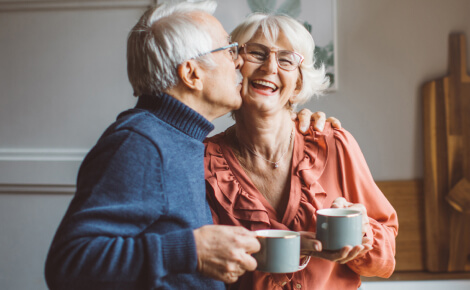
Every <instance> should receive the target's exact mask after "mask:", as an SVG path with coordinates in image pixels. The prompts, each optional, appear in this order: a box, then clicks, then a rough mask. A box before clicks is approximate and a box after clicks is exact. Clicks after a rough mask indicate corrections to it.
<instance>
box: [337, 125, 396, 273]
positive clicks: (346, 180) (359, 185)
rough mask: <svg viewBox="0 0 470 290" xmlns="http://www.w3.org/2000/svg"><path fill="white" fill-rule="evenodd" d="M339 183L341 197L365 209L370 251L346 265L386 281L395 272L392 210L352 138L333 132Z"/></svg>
mask: <svg viewBox="0 0 470 290" xmlns="http://www.w3.org/2000/svg"><path fill="white" fill-rule="evenodd" d="M334 135H335V139H336V150H337V154H338V159H339V161H338V166H339V167H340V168H339V173H340V175H341V176H340V182H341V186H342V189H343V194H344V197H345V198H346V199H347V200H348V201H350V202H353V203H361V204H363V205H365V207H366V209H367V215H368V216H369V222H370V226H371V227H370V230H369V231H368V232H367V233H366V235H367V236H368V237H369V238H371V239H372V247H373V249H372V250H371V251H369V252H368V253H367V254H365V255H364V256H363V257H360V258H357V259H355V260H352V261H350V262H349V263H347V265H348V266H349V267H350V268H351V269H352V270H353V271H354V272H356V273H357V274H359V275H361V276H369V277H370V276H378V277H383V278H388V277H390V275H392V273H393V271H394V269H395V238H396V236H397V233H398V218H397V214H396V211H395V209H394V208H393V207H392V205H391V204H390V202H389V201H388V200H387V198H386V197H385V196H384V195H383V193H382V192H381V191H380V189H379V188H378V187H377V185H376V184H375V182H374V179H373V178H372V175H371V173H370V170H369V167H368V166H367V163H366V161H365V159H364V156H363V154H362V152H361V149H360V148H359V145H358V144H357V142H356V140H355V139H354V138H353V137H352V135H351V134H350V133H349V132H347V131H345V130H335V133H334Z"/></svg>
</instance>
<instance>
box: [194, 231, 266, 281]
mask: <svg viewBox="0 0 470 290" xmlns="http://www.w3.org/2000/svg"><path fill="white" fill-rule="evenodd" d="M194 238H195V240H196V251H197V257H198V263H197V268H198V271H199V272H200V273H202V274H203V275H205V276H208V277H211V278H213V279H216V280H221V281H223V282H225V283H234V282H236V281H237V279H238V277H239V276H241V275H243V274H244V273H245V271H253V270H255V269H256V266H257V264H256V260H255V259H254V258H253V257H252V256H251V254H253V253H256V252H258V251H259V249H260V244H259V242H258V240H257V239H256V233H255V232H251V231H249V230H247V229H245V228H243V227H234V226H218V225H208V226H203V227H200V228H198V229H196V230H194Z"/></svg>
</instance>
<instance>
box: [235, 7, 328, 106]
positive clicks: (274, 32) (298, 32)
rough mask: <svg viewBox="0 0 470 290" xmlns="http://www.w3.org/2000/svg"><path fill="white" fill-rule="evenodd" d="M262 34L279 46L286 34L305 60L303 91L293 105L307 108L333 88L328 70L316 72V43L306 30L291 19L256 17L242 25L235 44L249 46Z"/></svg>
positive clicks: (253, 16) (277, 16)
mask: <svg viewBox="0 0 470 290" xmlns="http://www.w3.org/2000/svg"><path fill="white" fill-rule="evenodd" d="M258 30H261V32H262V33H263V35H264V36H265V37H266V38H267V39H268V40H269V41H270V42H272V43H275V42H276V40H277V38H278V36H279V33H280V32H282V33H284V35H285V36H286V38H287V39H288V40H289V42H290V43H291V45H292V47H293V48H294V50H295V51H296V52H297V53H300V54H301V55H302V56H303V57H304V58H305V59H304V61H303V62H302V64H301V65H300V74H301V77H302V89H301V91H300V93H299V94H298V95H297V96H295V97H294V98H293V99H292V100H293V102H292V104H291V105H294V106H295V105H297V104H303V103H305V102H307V101H308V100H310V98H311V97H313V96H319V95H322V94H323V93H324V91H325V90H326V89H327V88H328V87H329V84H330V81H329V78H328V77H327V76H326V74H325V66H324V65H321V67H320V68H319V69H315V67H314V64H315V59H314V50H315V42H314V41H313V38H312V35H311V34H310V33H309V32H308V30H307V29H305V27H304V26H303V25H302V24H300V23H299V22H298V21H297V20H295V19H294V18H292V17H290V16H287V15H279V14H276V15H273V14H264V13H253V14H251V15H249V16H248V17H247V18H246V19H245V20H244V21H243V22H242V23H241V24H239V25H238V26H237V27H236V28H235V29H234V30H233V31H232V33H231V36H232V40H233V41H236V42H238V44H239V45H243V44H245V43H247V42H248V41H249V40H250V39H251V38H252V37H253V36H254V35H255V33H256V32H257V31H258Z"/></svg>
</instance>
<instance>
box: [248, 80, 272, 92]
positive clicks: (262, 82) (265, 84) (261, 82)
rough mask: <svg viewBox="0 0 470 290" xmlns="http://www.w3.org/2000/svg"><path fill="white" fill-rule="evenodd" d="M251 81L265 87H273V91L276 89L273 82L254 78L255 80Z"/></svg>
mask: <svg viewBox="0 0 470 290" xmlns="http://www.w3.org/2000/svg"><path fill="white" fill-rule="evenodd" d="M253 83H255V84H258V85H262V86H265V87H269V88H271V89H273V91H275V90H276V89H277V86H276V85H274V84H273V83H270V82H265V81H260V80H256V81H253Z"/></svg>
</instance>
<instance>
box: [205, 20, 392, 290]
mask: <svg viewBox="0 0 470 290" xmlns="http://www.w3.org/2000/svg"><path fill="white" fill-rule="evenodd" d="M232 39H233V40H234V41H237V42H238V43H239V45H240V47H239V53H240V55H241V57H242V58H243V61H244V65H243V67H242V68H241V73H242V75H243V78H244V79H243V86H242V92H241V94H242V98H243V105H242V107H241V108H240V109H239V110H238V111H236V112H234V117H235V120H236V124H235V125H234V126H232V127H230V128H229V129H227V130H226V131H225V132H223V133H220V134H218V135H216V136H214V137H212V138H209V139H208V140H206V153H205V167H206V168H205V169H206V177H205V178H206V184H207V194H208V199H209V202H210V205H211V208H212V213H213V219H214V222H215V223H218V224H226V225H241V226H244V227H246V228H248V229H250V230H259V229H266V228H271V229H289V230H294V231H308V232H311V233H313V232H315V226H316V217H315V211H316V210H318V209H322V208H328V207H353V208H358V209H360V210H362V212H363V219H364V221H363V232H364V239H363V244H362V245H359V246H356V247H354V248H352V247H349V246H347V247H345V248H343V249H342V250H341V251H339V252H337V253H326V252H325V253H324V252H321V251H318V250H320V248H321V247H318V246H319V245H318V243H319V242H318V241H312V243H310V248H311V249H310V250H307V252H309V251H311V253H310V255H311V256H312V257H311V259H310V261H308V259H304V260H303V261H301V262H303V263H304V264H307V265H306V267H305V268H304V269H303V270H301V271H298V272H295V273H290V274H271V273H264V272H258V271H255V272H250V273H246V274H245V275H244V276H242V277H240V279H239V280H238V281H237V283H235V284H232V285H230V288H234V289H278V288H284V289H300V288H302V289H328V290H331V289H342V290H344V289H357V288H358V287H359V286H360V284H361V281H360V275H363V276H380V277H389V276H390V275H391V274H392V272H393V270H394V267H395V259H394V255H395V237H396V235H397V231H398V221H397V215H396V212H395V210H394V209H393V207H392V206H391V205H390V203H389V202H388V201H387V199H386V198H385V197H384V195H383V194H382V192H381V191H380V190H379V189H378V187H377V186H376V184H375V183H374V180H373V178H372V176H371V174H370V172H369V169H368V166H367V164H366V162H365V160H364V157H363V155H362V153H361V150H360V149H359V146H358V144H357V143H356V141H355V140H354V138H353V137H352V136H351V134H350V133H349V132H347V131H346V130H344V129H334V128H332V127H331V126H330V124H328V123H327V124H326V126H325V129H324V130H323V132H316V131H314V130H313V128H310V129H309V131H308V133H307V134H306V135H303V134H300V133H299V132H298V131H297V130H296V129H295V128H296V126H295V123H294V122H293V121H292V120H291V118H290V114H291V111H292V108H293V107H294V106H295V105H296V104H299V103H303V102H305V101H307V100H308V99H309V98H310V97H311V96H312V95H316V94H317V95H318V94H321V92H322V91H323V90H324V89H325V88H326V87H327V85H328V80H327V78H325V72H324V69H320V70H316V69H315V68H314V57H313V51H314V47H315V46H314V42H313V39H312V37H311V35H310V33H308V31H307V30H306V29H305V28H304V27H303V26H302V25H301V24H299V23H298V22H297V21H296V20H294V19H292V18H290V17H287V16H280V15H276V16H274V15H264V14H253V15H251V16H249V17H248V18H247V19H246V20H245V21H244V22H243V23H242V24H240V25H239V26H238V27H237V28H236V29H235V30H234V31H233V33H232ZM305 241H308V240H304V242H303V246H304V247H305V245H307V244H308V243H305ZM313 250H317V251H318V252H315V251H313ZM305 251H306V250H305V249H304V252H305ZM312 251H313V252H312Z"/></svg>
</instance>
